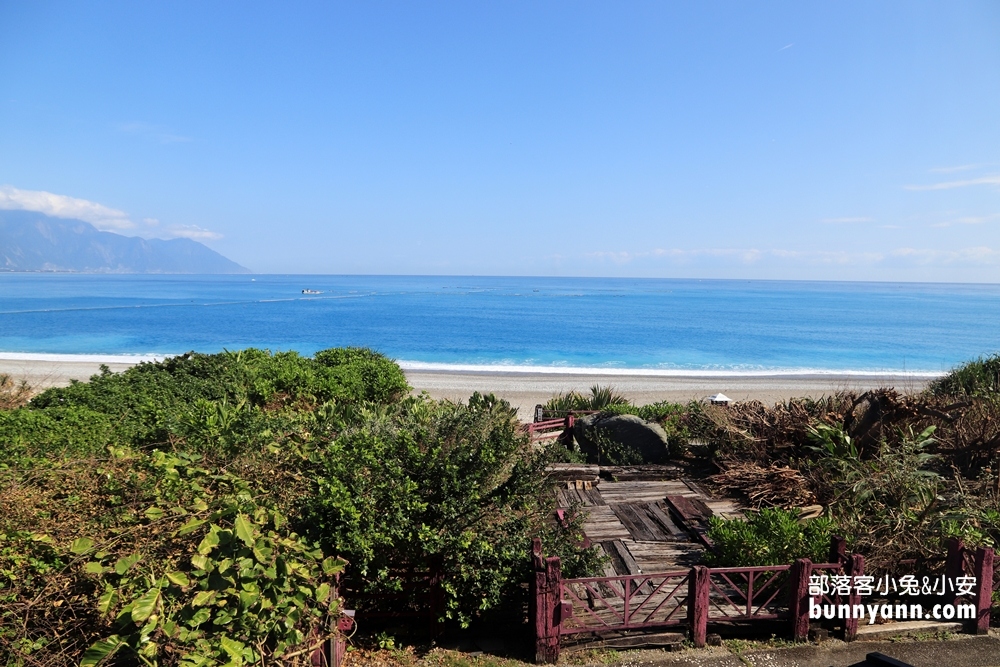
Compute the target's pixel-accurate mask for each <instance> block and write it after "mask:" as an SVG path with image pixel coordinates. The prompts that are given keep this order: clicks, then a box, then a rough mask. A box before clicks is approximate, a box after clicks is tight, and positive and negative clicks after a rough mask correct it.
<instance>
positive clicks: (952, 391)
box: [927, 354, 1000, 397]
mask: <svg viewBox="0 0 1000 667" xmlns="http://www.w3.org/2000/svg"><path fill="white" fill-rule="evenodd" d="M927 390H928V391H929V392H930V393H931V394H934V395H938V396H978V397H988V396H996V395H997V394H1000V354H994V355H991V356H988V357H979V358H978V359H975V360H974V361H970V362H968V363H965V364H962V365H961V366H959V367H958V368H955V369H953V370H952V371H951V372H950V373H948V374H947V375H945V376H944V377H942V378H938V379H937V380H934V381H933V382H931V384H930V386H929V387H928V388H927Z"/></svg>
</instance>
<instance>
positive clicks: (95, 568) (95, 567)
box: [83, 560, 108, 574]
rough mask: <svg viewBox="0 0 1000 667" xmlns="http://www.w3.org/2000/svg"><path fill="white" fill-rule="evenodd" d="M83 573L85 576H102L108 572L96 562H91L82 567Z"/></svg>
mask: <svg viewBox="0 0 1000 667" xmlns="http://www.w3.org/2000/svg"><path fill="white" fill-rule="evenodd" d="M83 571H84V572H86V573H87V574H103V573H105V572H107V571H108V568H106V567H104V566H103V565H101V564H100V563H98V562H97V561H96V560H92V561H90V562H89V563H87V564H86V565H84V566H83Z"/></svg>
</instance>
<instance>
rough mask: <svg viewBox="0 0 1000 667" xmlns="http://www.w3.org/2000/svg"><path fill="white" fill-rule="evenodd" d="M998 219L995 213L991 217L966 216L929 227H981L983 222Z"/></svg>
mask: <svg viewBox="0 0 1000 667" xmlns="http://www.w3.org/2000/svg"><path fill="white" fill-rule="evenodd" d="M997 218H1000V213H995V214H993V215H979V216H967V217H964V218H954V219H952V220H945V221H944V222H938V223H935V224H933V225H931V227H954V226H955V225H981V224H983V223H984V222H989V221H990V220H996V219H997Z"/></svg>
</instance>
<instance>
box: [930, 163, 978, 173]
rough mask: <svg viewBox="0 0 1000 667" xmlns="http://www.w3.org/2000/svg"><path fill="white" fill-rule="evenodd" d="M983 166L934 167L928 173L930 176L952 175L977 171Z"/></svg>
mask: <svg viewBox="0 0 1000 667" xmlns="http://www.w3.org/2000/svg"><path fill="white" fill-rule="evenodd" d="M984 166H986V165H982V164H960V165H956V166H954V167H935V168H934V169H930V170H929V171H930V172H931V173H932V174H954V173H956V172H959V171H970V170H972V169H979V168H980V167H984Z"/></svg>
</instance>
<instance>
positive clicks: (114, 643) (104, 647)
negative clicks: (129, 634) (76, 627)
mask: <svg viewBox="0 0 1000 667" xmlns="http://www.w3.org/2000/svg"><path fill="white" fill-rule="evenodd" d="M124 643H125V642H124V641H122V639H121V637H119V636H118V635H111V636H110V637H108V638H107V639H101V640H100V641H96V642H94V643H93V644H91V645H90V648H88V649H87V650H86V651H84V652H83V658H82V659H81V660H80V667H96V665H99V664H101V663H102V662H104V661H105V660H107V659H108V658H110V657H111V656H112V655H114V652H115V651H117V650H118V649H119V648H120V647H121V646H122V644H124Z"/></svg>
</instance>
